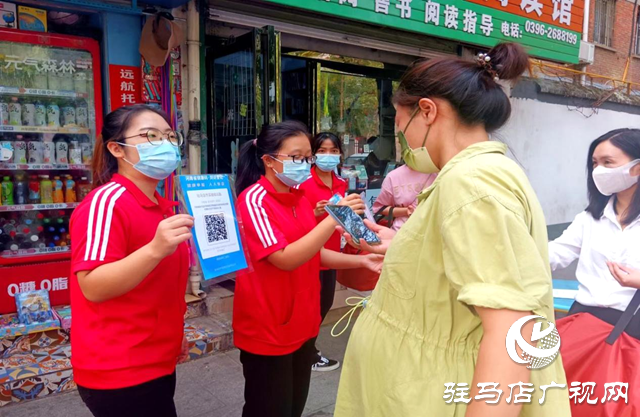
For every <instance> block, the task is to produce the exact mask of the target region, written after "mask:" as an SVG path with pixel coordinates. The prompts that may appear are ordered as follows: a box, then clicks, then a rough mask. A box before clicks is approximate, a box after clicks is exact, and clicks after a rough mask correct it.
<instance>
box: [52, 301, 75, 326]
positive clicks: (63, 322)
mask: <svg viewBox="0 0 640 417" xmlns="http://www.w3.org/2000/svg"><path fill="white" fill-rule="evenodd" d="M53 314H55V315H56V318H57V319H58V320H59V321H60V327H62V328H63V329H64V330H70V329H71V306H62V307H55V308H54V309H53Z"/></svg>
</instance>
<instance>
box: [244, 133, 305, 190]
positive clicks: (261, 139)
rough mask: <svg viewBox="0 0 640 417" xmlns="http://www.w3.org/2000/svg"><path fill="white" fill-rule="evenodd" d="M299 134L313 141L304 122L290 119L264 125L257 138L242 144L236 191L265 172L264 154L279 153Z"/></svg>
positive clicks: (251, 182)
mask: <svg viewBox="0 0 640 417" xmlns="http://www.w3.org/2000/svg"><path fill="white" fill-rule="evenodd" d="M299 135H303V136H306V137H307V138H308V139H309V141H311V134H310V133H309V130H308V129H307V127H306V126H305V125H304V124H303V123H300V122H298V121H294V120H289V121H286V122H281V123H275V124H271V125H264V126H263V127H262V130H261V131H260V134H259V135H258V138H257V139H254V140H252V141H249V142H247V143H245V144H244V145H242V147H241V148H240V155H239V156H238V177H237V178H236V193H237V194H238V195H240V193H242V192H243V191H244V190H245V189H246V188H248V187H249V186H251V185H252V184H255V183H256V182H258V180H259V179H260V177H261V176H262V175H264V174H265V170H264V163H263V162H262V157H263V156H265V155H275V154H277V153H278V151H279V150H280V148H281V147H282V144H283V143H284V141H285V140H287V139H289V138H291V137H294V136H299Z"/></svg>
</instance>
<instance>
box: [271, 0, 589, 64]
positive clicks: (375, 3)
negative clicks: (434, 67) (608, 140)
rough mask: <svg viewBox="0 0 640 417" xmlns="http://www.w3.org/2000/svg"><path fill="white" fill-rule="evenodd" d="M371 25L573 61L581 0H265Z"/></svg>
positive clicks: (580, 23) (578, 40)
mask: <svg viewBox="0 0 640 417" xmlns="http://www.w3.org/2000/svg"><path fill="white" fill-rule="evenodd" d="M265 1H268V2H271V3H277V4H281V5H286V6H291V7H298V8H303V9H308V10H313V11H315V12H320V13H326V14H330V15H335V16H340V17H346V18H349V19H354V20H359V21H362V22H366V23H371V24H374V25H381V26H388V27H393V28H397V29H400V30H407V31H412V32H418V33H422V34H425V35H430V36H437V37H441V38H446V39H452V40H456V41H459V42H463V43H469V44H474V45H478V46H484V47H492V46H494V45H496V44H497V43H499V42H518V43H521V44H522V45H524V46H525V47H526V49H527V51H528V52H529V54H531V55H532V56H536V57H540V58H546V59H551V60H555V61H562V62H569V63H577V62H578V53H579V51H580V38H581V33H580V31H581V28H582V20H583V17H584V0H426V1H425V0H265Z"/></svg>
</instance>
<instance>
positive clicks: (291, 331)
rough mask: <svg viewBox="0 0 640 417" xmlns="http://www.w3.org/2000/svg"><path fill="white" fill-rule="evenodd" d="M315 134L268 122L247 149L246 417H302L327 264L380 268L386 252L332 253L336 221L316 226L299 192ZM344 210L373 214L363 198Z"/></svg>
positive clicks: (243, 199) (242, 333)
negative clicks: (381, 255)
mask: <svg viewBox="0 0 640 417" xmlns="http://www.w3.org/2000/svg"><path fill="white" fill-rule="evenodd" d="M310 139H311V137H310V135H309V132H308V131H307V128H306V127H305V126H304V125H303V124H301V123H299V122H294V121H287V122H283V123H278V124H273V125H267V126H265V127H263V129H262V131H261V132H260V135H259V136H258V138H257V139H255V140H253V141H251V142H249V143H246V144H245V145H244V146H243V147H242V149H241V152H240V157H239V163H238V178H237V182H236V189H237V193H238V194H239V196H238V201H237V206H238V213H239V220H240V221H241V222H242V224H243V229H244V240H245V245H246V251H247V253H248V257H249V260H250V265H251V267H250V268H249V269H247V270H245V271H241V272H239V273H238V275H237V279H236V292H235V298H234V305H233V329H234V342H235V345H236V346H237V347H238V348H239V349H240V361H241V362H242V366H243V373H244V377H245V391H244V396H245V406H244V410H243V414H242V415H243V417H254V416H255V417H299V416H300V415H302V412H303V410H304V406H305V403H306V400H307V394H308V392H309V382H310V380H311V366H312V364H313V363H314V362H315V360H316V350H315V347H314V339H315V337H316V336H317V335H318V330H319V328H320V321H321V317H320V277H319V274H320V267H321V265H322V266H323V267H326V268H330V269H341V268H360V267H366V268H369V269H372V270H376V271H377V270H379V268H380V266H381V259H380V258H379V257H378V256H376V255H369V256H355V255H345V254H341V253H337V252H334V251H330V250H327V249H324V248H323V246H324V245H325V243H326V242H327V240H329V238H330V237H331V236H332V235H333V234H334V232H335V228H336V222H335V221H334V220H333V219H332V218H331V217H327V218H326V219H324V220H323V221H321V222H320V223H317V222H316V218H315V216H314V214H313V207H312V205H311V203H310V202H309V200H307V198H306V197H305V196H304V192H303V191H302V190H299V189H297V188H296V186H297V185H299V184H301V183H302V182H303V181H305V180H306V179H307V178H308V177H309V173H310V169H311V165H312V164H313V163H314V162H315V160H316V158H315V157H314V156H313V154H312V151H311V142H310ZM338 204H340V205H348V206H350V207H352V208H353V209H354V210H360V209H363V208H364V207H363V204H364V203H363V202H362V200H361V199H360V197H359V196H357V195H352V196H347V197H346V198H344V199H342V200H341V201H340V202H339V203H338Z"/></svg>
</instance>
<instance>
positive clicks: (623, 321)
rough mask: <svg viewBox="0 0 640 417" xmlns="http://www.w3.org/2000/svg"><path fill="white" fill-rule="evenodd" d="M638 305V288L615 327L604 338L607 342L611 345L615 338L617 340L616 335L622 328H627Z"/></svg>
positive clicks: (618, 335) (639, 302)
mask: <svg viewBox="0 0 640 417" xmlns="http://www.w3.org/2000/svg"><path fill="white" fill-rule="evenodd" d="M638 307H640V290H636V292H635V294H633V298H632V299H631V301H630V302H629V305H628V306H627V308H626V310H624V312H623V313H622V315H621V316H620V318H619V319H618V322H617V323H616V325H615V327H614V328H613V330H612V331H611V333H609V337H607V340H606V342H607V343H608V344H610V345H613V344H614V343H615V342H616V340H618V337H620V335H621V334H622V332H624V329H626V328H627V326H628V325H629V322H630V321H631V319H632V318H633V316H634V315H635V314H636V310H637V309H638Z"/></svg>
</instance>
